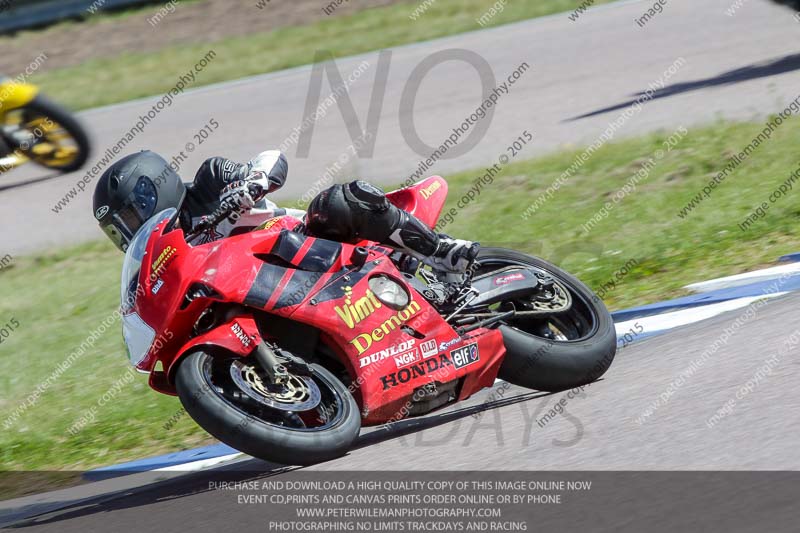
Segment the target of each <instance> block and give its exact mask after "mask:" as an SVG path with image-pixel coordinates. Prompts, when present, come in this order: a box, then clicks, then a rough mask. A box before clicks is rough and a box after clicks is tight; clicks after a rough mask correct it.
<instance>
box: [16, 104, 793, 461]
mask: <svg viewBox="0 0 800 533" xmlns="http://www.w3.org/2000/svg"><path fill="white" fill-rule="evenodd" d="M761 129H762V126H761V125H759V124H749V123H745V124H730V123H719V124H715V125H713V126H710V127H707V128H702V129H696V130H692V131H690V132H689V133H688V134H687V135H686V136H685V137H684V138H683V139H682V140H681V141H680V142H678V143H677V145H676V146H675V147H674V148H673V149H672V150H671V151H668V152H666V153H665V155H664V157H663V158H662V159H660V160H659V161H658V162H657V164H656V165H655V166H653V167H652V168H651V170H650V173H649V175H648V177H647V178H646V179H642V180H640V181H639V183H638V184H637V185H636V189H635V191H633V192H631V193H630V194H629V195H627V196H626V197H625V198H623V199H622V200H621V201H619V202H618V203H617V204H616V205H615V207H614V208H613V209H612V210H611V211H610V212H609V215H608V216H607V217H606V218H604V219H603V220H602V221H600V222H599V223H598V224H597V226H596V227H594V228H593V229H592V230H591V231H590V232H589V234H588V235H586V232H585V231H584V230H583V229H582V225H583V224H585V223H586V222H587V220H589V219H591V218H592V216H593V215H594V214H595V213H597V212H598V210H599V209H601V208H602V206H603V204H604V203H605V202H607V201H609V200H610V199H612V198H613V196H614V194H615V193H616V192H617V191H618V190H620V189H621V188H622V187H623V186H624V184H625V183H626V182H628V181H629V180H630V178H631V176H633V174H634V173H635V172H636V171H637V170H639V169H641V168H643V166H644V165H645V164H646V161H647V160H648V158H650V157H651V156H652V154H653V153H654V152H655V151H656V150H659V149H663V148H664V144H663V143H664V142H665V140H666V139H667V138H668V136H669V135H668V134H654V135H649V136H646V137H642V138H637V139H632V140H626V141H622V142H618V143H613V144H610V145H607V146H605V147H604V148H602V149H601V150H599V151H598V152H596V153H595V154H594V156H593V157H592V158H591V159H589V160H588V162H586V164H585V165H584V166H583V167H582V168H581V169H580V170H579V171H578V172H577V174H576V175H575V176H574V177H573V178H571V179H569V180H568V181H567V182H566V183H564V185H563V186H562V187H561V189H560V190H559V191H558V193H556V194H555V195H554V196H553V197H552V199H550V200H549V201H548V202H546V203H545V205H544V206H543V207H542V208H541V210H540V211H539V212H538V213H536V215H534V216H533V217H530V218H528V219H527V220H526V219H524V218H523V217H522V214H523V213H524V212H525V209H526V208H527V207H528V205H530V203H531V202H532V201H533V199H534V198H535V197H536V196H538V195H539V194H540V193H541V192H543V191H544V190H545V189H546V188H547V186H548V185H550V184H551V183H552V182H553V181H554V180H556V179H557V178H558V177H559V176H560V175H561V173H562V172H563V171H564V169H565V168H567V167H568V166H569V165H570V164H571V163H572V162H573V160H574V158H575V157H576V155H577V153H578V152H572V151H566V152H559V153H555V154H553V155H550V156H547V157H544V158H539V159H534V160H529V161H520V162H515V163H511V164H510V165H508V166H507V167H505V168H504V169H503V171H502V172H501V173H500V174H499V175H497V176H495V177H494V178H493V179H494V181H493V183H492V184H490V185H487V186H486V187H485V188H484V189H483V190H482V192H481V194H480V196H478V197H477V200H476V201H475V202H473V203H472V204H470V205H469V206H467V207H466V208H465V209H463V210H460V211H458V213H457V216H455V220H454V221H453V222H452V224H450V225H448V226H447V227H446V228H445V231H447V232H449V233H451V234H453V235H457V236H462V237H467V238H476V239H480V240H481V241H482V242H484V243H485V244H492V245H505V246H511V247H514V248H517V249H520V250H522V251H526V252H530V253H534V254H538V255H541V256H543V257H545V258H552V257H553V256H554V255H556V256H559V255H560V256H562V260H561V261H560V263H561V264H562V266H564V267H565V268H566V269H568V270H570V271H572V272H573V273H575V274H576V275H578V276H579V277H580V278H581V279H583V280H584V281H585V282H587V283H588V284H589V285H590V286H591V287H593V288H595V289H597V288H598V287H600V286H602V285H603V284H605V283H606V282H607V281H608V280H609V279H611V278H612V276H613V275H614V273H615V272H616V271H617V270H618V269H619V268H620V267H622V266H623V265H624V264H625V263H626V262H628V261H629V260H630V259H635V260H636V262H637V263H638V264H637V266H635V267H633V268H631V269H630V273H629V274H628V275H627V276H626V277H624V279H622V280H620V281H619V283H618V286H617V287H616V289H614V290H612V291H609V292H608V294H607V296H606V301H607V303H608V305H609V307H610V308H612V309H619V308H621V307H625V306H630V305H635V304H643V303H648V302H653V301H657V300H661V299H665V298H669V297H673V296H677V295H679V294H681V293H682V291H681V286H683V285H685V284H686V283H689V282H693V281H700V280H704V279H709V278H712V277H715V276H720V275H727V274H735V273H739V272H743V271H746V270H749V269H752V268H755V267H758V266H761V265H764V264H766V263H769V262H771V261H773V260H775V259H776V258H777V257H778V256H779V255H781V254H783V253H788V252H794V251H797V250H798V248H800V237H799V236H798V232H797V231H796V230H795V227H796V225H797V222H796V221H797V216H798V214H800V208H798V202H796V201H793V198H791V195H792V193H791V192H789V196H788V197H786V198H784V199H782V200H780V201H779V202H776V203H774V204H773V205H771V206H770V209H769V210H768V212H767V214H766V216H764V217H763V218H762V219H760V220H759V221H758V222H756V223H755V224H754V225H753V226H752V227H751V228H750V229H749V230H748V231H746V232H742V231H740V229H739V228H738V227H737V224H738V223H739V222H741V221H742V219H744V217H746V216H747V215H748V214H749V213H750V212H751V211H752V210H753V209H754V208H755V207H756V206H757V205H758V204H760V203H761V202H762V201H766V199H767V197H768V195H769V194H770V193H771V192H772V191H773V190H775V189H776V188H777V187H778V186H779V185H780V184H781V183H782V182H784V181H785V180H786V179H787V178H788V177H789V174H790V172H791V171H792V170H793V169H796V168H797V167H798V158H797V155H796V142H795V139H796V138H797V136H798V134H800V123H799V122H797V121H796V120H790V121H788V122H787V123H785V124H784V125H783V126H782V127H781V129H779V130H778V131H777V132H776V133H775V134H774V135H773V137H772V139H771V140H770V141H768V142H767V143H766V144H763V145H761V146H760V147H759V148H758V149H757V151H756V152H754V153H753V155H752V156H751V158H750V159H749V160H748V161H747V162H745V163H743V164H742V166H741V167H740V168H739V169H738V170H737V171H736V172H735V173H734V174H733V175H732V176H730V177H729V178H728V179H727V180H726V181H725V182H724V183H723V184H722V185H720V186H718V187H717V189H715V191H714V193H713V194H712V195H711V196H710V198H708V199H707V200H705V201H704V202H703V204H702V205H700V206H699V207H698V208H696V209H695V210H694V211H693V212H692V214H691V215H690V216H688V217H686V218H685V219H680V218H679V217H678V216H677V212H678V210H679V209H680V208H681V207H682V206H683V205H685V204H686V203H687V202H688V201H689V200H690V199H691V198H692V197H693V196H694V195H695V194H696V193H697V192H699V191H700V190H701V189H702V187H703V186H704V185H705V184H706V183H707V182H708V180H709V179H710V177H711V176H712V175H714V174H715V173H716V172H717V171H718V170H719V169H721V168H722V166H723V165H724V164H725V162H726V160H727V158H728V157H729V156H730V155H732V154H733V153H738V152H739V151H740V150H742V149H743V148H744V147H745V146H746V145H747V144H748V143H749V142H750V140H751V139H752V138H753V137H754V136H755V135H757V133H758V132H759V131H760V130H761ZM511 141H513V139H509V142H511ZM482 174H483V172H482V171H475V172H464V173H460V174H457V175H454V176H448V181H449V182H450V185H451V192H450V199H449V202H448V208H450V207H454V208H457V202H458V200H459V198H460V197H461V196H462V195H463V194H464V193H465V192H466V191H467V190H469V189H470V188H471V187H473V185H474V183H475V180H476V179H478V178H479V177H480V176H481V175H482ZM565 249H566V250H569V251H570V252H571V253H568V254H565V253H564V252H563V250H565ZM121 260H122V257H121V255H120V254H119V253H118V252H117V251H116V250H115V249H113V248H112V246H111V245H110V244H108V243H106V242H99V243H93V244H88V245H84V246H80V247H77V248H71V249H67V250H62V251H55V252H52V253H49V254H47V255H43V256H40V257H22V258H18V259H17V261H16V263H14V264H13V266H11V267H7V268H5V269H3V270H2V272H0V292H1V293H2V294H4V295H5V296H4V298H3V300H2V302H0V325H2V324H6V323H7V322H9V321H10V320H11V319H12V318H13V319H15V320H16V321H18V323H19V327H18V328H17V329H16V331H14V332H12V333H11V334H10V335H9V336H8V338H6V339H4V340H3V342H2V344H0V354H1V355H0V390H2V391H3V394H2V399H0V424H4V421H6V420H7V417H8V416H9V415H11V413H12V412H13V410H14V409H15V408H16V407H18V406H19V405H20V403H21V402H23V401H24V400H25V398H26V397H27V396H28V395H29V394H30V393H31V392H32V391H33V390H34V389H35V388H36V386H37V384H38V383H40V382H41V381H42V380H43V379H44V378H45V377H46V376H48V375H49V374H50V373H51V372H53V370H54V369H55V368H56V367H57V366H58V365H59V364H60V363H62V362H63V361H64V360H65V358H66V357H67V355H68V354H69V353H70V352H72V351H73V350H75V349H76V348H77V347H78V346H79V345H80V344H81V342H82V341H83V340H84V339H85V338H86V337H87V335H88V334H89V332H90V331H91V330H93V329H95V328H96V327H97V326H98V324H100V322H102V321H103V320H104V319H105V318H106V317H108V316H109V314H110V313H111V312H112V311H113V310H114V308H115V306H116V305H117V303H118V299H117V298H118V296H117V295H118V292H117V286H118V279H119V269H120V264H121ZM127 370H128V363H127V358H126V356H125V351H124V348H123V344H122V341H121V336H120V334H119V324H118V323H116V324H115V325H114V326H113V327H111V328H110V329H109V331H108V332H107V333H106V334H104V335H102V336H101V337H100V338H99V340H98V341H97V343H96V344H95V346H94V348H93V349H91V350H89V351H88V352H87V353H86V354H85V355H84V356H82V357H80V358H79V359H78V360H77V361H75V362H74V364H73V365H72V366H71V367H70V368H68V369H67V370H66V371H65V372H64V374H63V375H62V376H61V377H60V378H59V379H58V380H57V381H56V382H55V383H54V384H53V386H52V387H50V388H49V389H48V390H46V391H45V392H44V393H43V394H42V396H41V398H40V399H39V401H38V402H37V403H36V404H35V405H34V406H32V407H31V408H30V409H28V410H26V411H25V412H24V413H23V414H22V415H21V416H20V417H19V419H18V420H17V421H15V422H14V423H13V424H11V426H10V427H7V428H5V427H4V430H3V431H2V433H0V458H2V464H3V465H4V468H5V469H6V470H67V469H74V470H77V469H88V468H92V467H96V466H101V465H108V464H113V463H116V462H120V461H125V460H132V459H137V458H141V457H145V456H150V455H154V454H158V453H162V452H170V451H176V450H180V449H187V448H192V447H195V446H197V445H199V444H202V443H206V442H209V441H210V439H209V437H208V436H207V435H206V434H205V433H204V432H203V431H202V430H201V429H199V428H198V427H197V426H196V425H195V424H194V423H193V422H192V421H191V420H190V419H189V418H188V417H187V416H182V417H178V420H177V422H176V423H175V424H174V426H173V427H172V428H171V429H165V424H168V422H169V420H170V417H172V416H173V415H175V414H176V413H179V412H180V404H179V402H178V400H177V399H176V398H173V397H167V396H163V395H160V394H157V393H155V392H152V391H150V390H149V389H148V387H147V385H146V383H145V379H144V376H140V375H137V376H135V379H134V381H133V383H132V384H128V385H126V386H124V387H122V388H121V390H120V391H119V393H118V394H117V395H116V396H115V397H114V398H113V400H112V401H109V402H106V403H105V404H103V405H98V400H99V399H100V398H102V397H103V395H104V394H105V393H107V392H108V391H109V390H112V389H113V387H114V383H115V382H117V381H118V380H120V379H121V378H122V377H123V376H125V374H126V372H127ZM93 407H96V408H97V409H96V416H95V419H94V420H93V421H92V422H91V423H89V424H88V425H87V426H86V427H85V428H84V429H83V430H82V431H80V432H78V433H77V434H76V435H74V436H71V435H70V434H69V433H68V432H67V428H69V427H70V426H71V425H72V424H73V423H74V422H75V421H76V420H77V419H78V418H79V417H80V416H81V415H82V414H84V413H86V412H87V411H89V410H91V409H92V408H93Z"/></svg>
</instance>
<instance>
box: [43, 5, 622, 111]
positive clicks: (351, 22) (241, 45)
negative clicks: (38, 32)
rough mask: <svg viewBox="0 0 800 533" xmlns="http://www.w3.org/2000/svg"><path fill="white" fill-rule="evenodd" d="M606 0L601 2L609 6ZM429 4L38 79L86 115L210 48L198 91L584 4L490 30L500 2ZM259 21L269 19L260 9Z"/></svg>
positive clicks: (107, 61)
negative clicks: (318, 58)
mask: <svg viewBox="0 0 800 533" xmlns="http://www.w3.org/2000/svg"><path fill="white" fill-rule="evenodd" d="M609 1H610V0H601V1H598V2H597V3H598V4H600V3H606V2H609ZM422 3H423V2H421V1H420V2H406V3H401V4H394V5H391V6H387V7H377V8H371V9H365V10H363V11H359V12H357V13H354V14H352V15H343V16H333V17H330V18H327V19H325V20H322V21H319V22H316V23H313V24H308V25H304V26H293V27H285V28H280V29H277V30H275V31H271V32H266V33H260V34H251V35H245V36H240V37H228V38H225V39H222V40H219V41H216V42H210V43H202V44H191V45H173V46H168V47H165V48H163V49H161V50H160V51H158V52H154V53H153V52H150V53H136V52H131V53H127V54H123V55H120V56H118V57H113V58H103V59H94V60H90V61H87V62H85V63H83V64H81V65H77V66H74V67H69V68H63V69H58V70H51V71H48V72H43V73H40V74H39V75H36V76H34V77H33V81H34V82H36V83H38V84H40V85H41V86H42V88H43V89H44V90H45V92H47V93H48V95H49V96H51V97H52V98H54V99H55V100H57V101H59V102H62V103H63V104H64V105H66V106H68V107H70V108H72V109H76V110H77V109H85V108H90V107H97V106H101V105H107V104H113V103H117V102H124V101H127V100H132V99H135V98H141V97H145V96H151V95H156V94H161V93H164V92H166V91H168V90H170V89H171V88H172V87H173V86H174V84H175V82H176V79H177V77H178V76H180V75H181V74H183V73H185V72H187V71H189V70H191V69H192V67H193V66H194V65H195V63H197V62H198V61H199V60H200V59H201V58H203V57H204V56H205V55H206V53H207V52H208V51H209V49H213V50H214V51H215V52H216V53H217V59H216V60H215V61H214V62H213V63H212V64H211V65H209V66H208V68H206V69H205V70H204V71H203V72H202V73H200V74H199V75H198V78H197V81H196V82H195V84H194V85H193V87H198V86H201V85H207V84H211V83H217V82H223V81H228V80H233V79H238V78H242V77H246V76H251V75H255V74H262V73H265V72H272V71H276V70H282V69H286V68H290V67H295V66H298V65H306V64H309V63H313V62H314V59H315V54H316V52H317V51H318V50H327V51H330V52H331V53H332V54H333V55H334V56H335V57H344V56H348V55H353V54H359V53H363V52H369V51H371V50H379V49H382V48H389V47H393V46H399V45H403V44H409V43H414V42H418V41H425V40H429V39H434V38H437V37H444V36H447V35H454V34H457V33H463V32H466V31H470V30H477V29H481V28H482V27H490V26H497V25H500V24H507V23H509V22H515V21H519V20H524V19H529V18H534V17H540V16H543V15H549V14H553V13H558V12H562V11H568V10H573V9H575V8H576V7H577V6H579V5H580V3H581V2H580V1H578V0H537V1H536V2H520V1H511V2H507V3H506V4H505V5H504V7H503V10H502V11H500V12H498V13H497V14H496V15H494V16H493V17H491V19H490V20H488V21H487V22H486V23H485V24H484V26H481V25H480V24H479V23H478V22H477V20H478V19H480V18H481V17H482V16H483V15H484V14H485V13H487V11H489V10H490V9H491V8H492V6H494V5H495V4H497V2H495V1H494V0H436V1H435V2H434V3H431V4H429V8H428V9H427V11H425V12H424V13H421V14H419V16H418V17H417V19H416V20H412V19H411V18H410V16H411V14H412V13H414V10H415V9H417V8H418V7H419V6H421V5H422ZM253 16H264V15H263V14H261V12H259V11H258V10H257V9H256V8H255V7H254V8H253Z"/></svg>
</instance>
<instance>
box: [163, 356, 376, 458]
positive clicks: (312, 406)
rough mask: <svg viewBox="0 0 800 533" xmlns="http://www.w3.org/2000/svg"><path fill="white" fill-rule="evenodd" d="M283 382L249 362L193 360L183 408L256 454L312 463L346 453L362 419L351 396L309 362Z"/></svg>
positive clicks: (179, 380)
mask: <svg viewBox="0 0 800 533" xmlns="http://www.w3.org/2000/svg"><path fill="white" fill-rule="evenodd" d="M309 368H310V372H309V374H308V375H294V374H291V375H290V378H289V379H288V380H286V381H285V382H284V383H283V384H281V385H276V384H273V383H271V382H270V381H269V379H268V377H267V376H266V373H265V372H264V371H262V370H261V369H260V367H258V365H257V363H256V362H255V361H254V360H251V359H242V358H234V357H230V358H225V357H221V356H218V357H212V356H211V355H209V354H207V353H205V352H195V353H192V354H190V355H188V356H187V357H186V358H185V359H184V360H183V361H182V362H181V363H180V366H179V367H178V370H177V374H176V387H177V390H178V396H179V398H180V400H181V403H182V404H183V407H184V408H185V409H186V411H187V412H188V413H189V415H190V416H191V417H192V418H193V419H194V420H195V421H196V422H197V423H198V424H199V425H200V426H201V427H202V428H203V429H205V430H206V431H208V432H209V433H210V434H211V435H213V436H214V437H216V438H218V439H219V440H221V441H222V442H224V443H226V444H228V445H230V446H232V447H234V448H236V449H237V450H241V451H243V452H245V453H247V454H249V455H252V456H253V457H258V458H260V459H264V460H266V461H272V462H277V463H282V464H294V465H308V464H314V463H319V462H321V461H327V460H329V459H333V458H336V457H339V456H341V455H344V454H345V453H347V451H348V450H349V449H350V447H351V446H352V444H353V442H354V441H355V439H356V438H357V437H358V433H359V430H360V428H361V419H360V413H359V411H358V407H357V405H356V403H355V400H353V397H352V395H351V394H350V392H349V391H348V390H347V388H345V386H344V385H342V383H341V382H340V381H339V380H338V379H337V378H336V377H335V376H334V375H333V374H331V373H330V372H328V371H327V370H326V369H325V368H323V367H321V366H319V365H309Z"/></svg>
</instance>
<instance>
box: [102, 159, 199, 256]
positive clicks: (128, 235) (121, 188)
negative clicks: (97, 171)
mask: <svg viewBox="0 0 800 533" xmlns="http://www.w3.org/2000/svg"><path fill="white" fill-rule="evenodd" d="M185 197H186V186H185V185H184V184H183V182H182V181H181V178H180V176H178V174H177V173H176V172H175V171H174V170H173V169H172V168H171V167H170V166H169V163H167V161H166V160H165V159H164V158H163V157H161V156H160V155H158V154H156V153H154V152H151V151H149V150H143V151H141V152H139V153H136V154H131V155H128V156H125V157H123V158H122V159H120V160H119V161H117V162H116V163H114V164H113V165H111V166H110V167H109V168H108V170H106V171H105V172H104V173H103V175H102V176H100V180H99V181H98V182H97V187H95V190H94V217H95V218H96V219H97V221H98V222H100V228H101V229H102V230H103V231H104V232H105V234H106V235H108V238H109V239H111V240H112V241H113V242H114V244H115V245H116V246H117V248H119V249H120V250H122V251H123V252H124V251H125V250H126V249H127V248H128V244H130V242H131V239H132V238H133V236H134V235H135V234H136V231H137V230H138V229H139V228H140V227H141V226H142V224H144V223H145V221H146V220H147V219H149V218H150V217H152V216H153V215H155V214H156V213H159V212H161V211H163V210H164V209H167V208H169V207H174V208H176V209H179V210H180V207H181V204H183V199H184V198H185Z"/></svg>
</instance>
